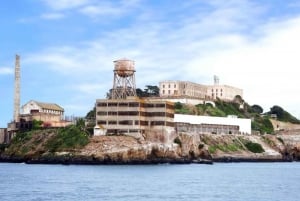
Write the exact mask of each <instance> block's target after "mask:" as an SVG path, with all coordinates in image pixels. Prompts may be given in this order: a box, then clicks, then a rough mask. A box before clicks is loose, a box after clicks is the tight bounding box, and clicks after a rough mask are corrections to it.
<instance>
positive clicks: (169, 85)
mask: <svg viewBox="0 0 300 201" xmlns="http://www.w3.org/2000/svg"><path fill="white" fill-rule="evenodd" d="M162 86H163V88H165V85H164V84H163V85H162ZM173 86H174V88H176V84H174V85H173ZM168 88H171V84H168Z"/></svg>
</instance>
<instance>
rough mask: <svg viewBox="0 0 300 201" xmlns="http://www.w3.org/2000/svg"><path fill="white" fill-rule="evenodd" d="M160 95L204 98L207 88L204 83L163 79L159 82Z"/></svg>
mask: <svg viewBox="0 0 300 201" xmlns="http://www.w3.org/2000/svg"><path fill="white" fill-rule="evenodd" d="M159 95H160V97H162V98H163V97H177V98H178V97H191V98H198V99H202V100H204V99H206V95H207V88H206V86H205V85H201V84H197V83H193V82H187V81H163V82H160V83H159Z"/></svg>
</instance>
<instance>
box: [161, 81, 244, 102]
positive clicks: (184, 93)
mask: <svg viewBox="0 0 300 201" xmlns="http://www.w3.org/2000/svg"><path fill="white" fill-rule="evenodd" d="M159 93H160V97H161V98H168V99H169V100H170V101H172V100H176V99H183V98H188V99H191V101H190V102H195V100H193V99H198V100H202V101H207V100H216V99H217V98H219V99H221V100H225V101H232V100H233V99H234V98H235V97H236V96H237V95H239V96H241V97H243V90H242V89H239V88H236V87H233V86H228V85H220V84H219V78H218V77H216V76H215V77H214V85H202V84H197V83H193V82H186V81H162V82H160V83H159ZM173 102H174V101H173ZM199 103H200V102H199ZM199 103H198V104H199Z"/></svg>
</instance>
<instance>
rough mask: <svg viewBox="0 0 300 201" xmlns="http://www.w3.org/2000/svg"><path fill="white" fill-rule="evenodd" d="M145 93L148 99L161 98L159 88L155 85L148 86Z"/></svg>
mask: <svg viewBox="0 0 300 201" xmlns="http://www.w3.org/2000/svg"><path fill="white" fill-rule="evenodd" d="M144 92H145V94H146V95H147V96H148V97H149V96H150V97H152V96H159V87H158V86H153V85H146V89H145V90H144Z"/></svg>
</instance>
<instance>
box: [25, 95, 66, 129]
mask: <svg viewBox="0 0 300 201" xmlns="http://www.w3.org/2000/svg"><path fill="white" fill-rule="evenodd" d="M63 117H64V109H63V108H62V107H60V106H59V105H57V104H55V103H43V102H38V101H34V100H31V101H29V102H28V103H26V104H24V105H23V106H22V107H21V115H20V122H21V124H22V122H24V123H23V124H24V126H25V127H26V126H30V122H32V121H33V120H37V121H42V122H43V124H44V126H46V127H64V126H66V125H67V124H70V122H65V121H63ZM25 122H26V123H27V124H28V125H27V124H26V125H25Z"/></svg>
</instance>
